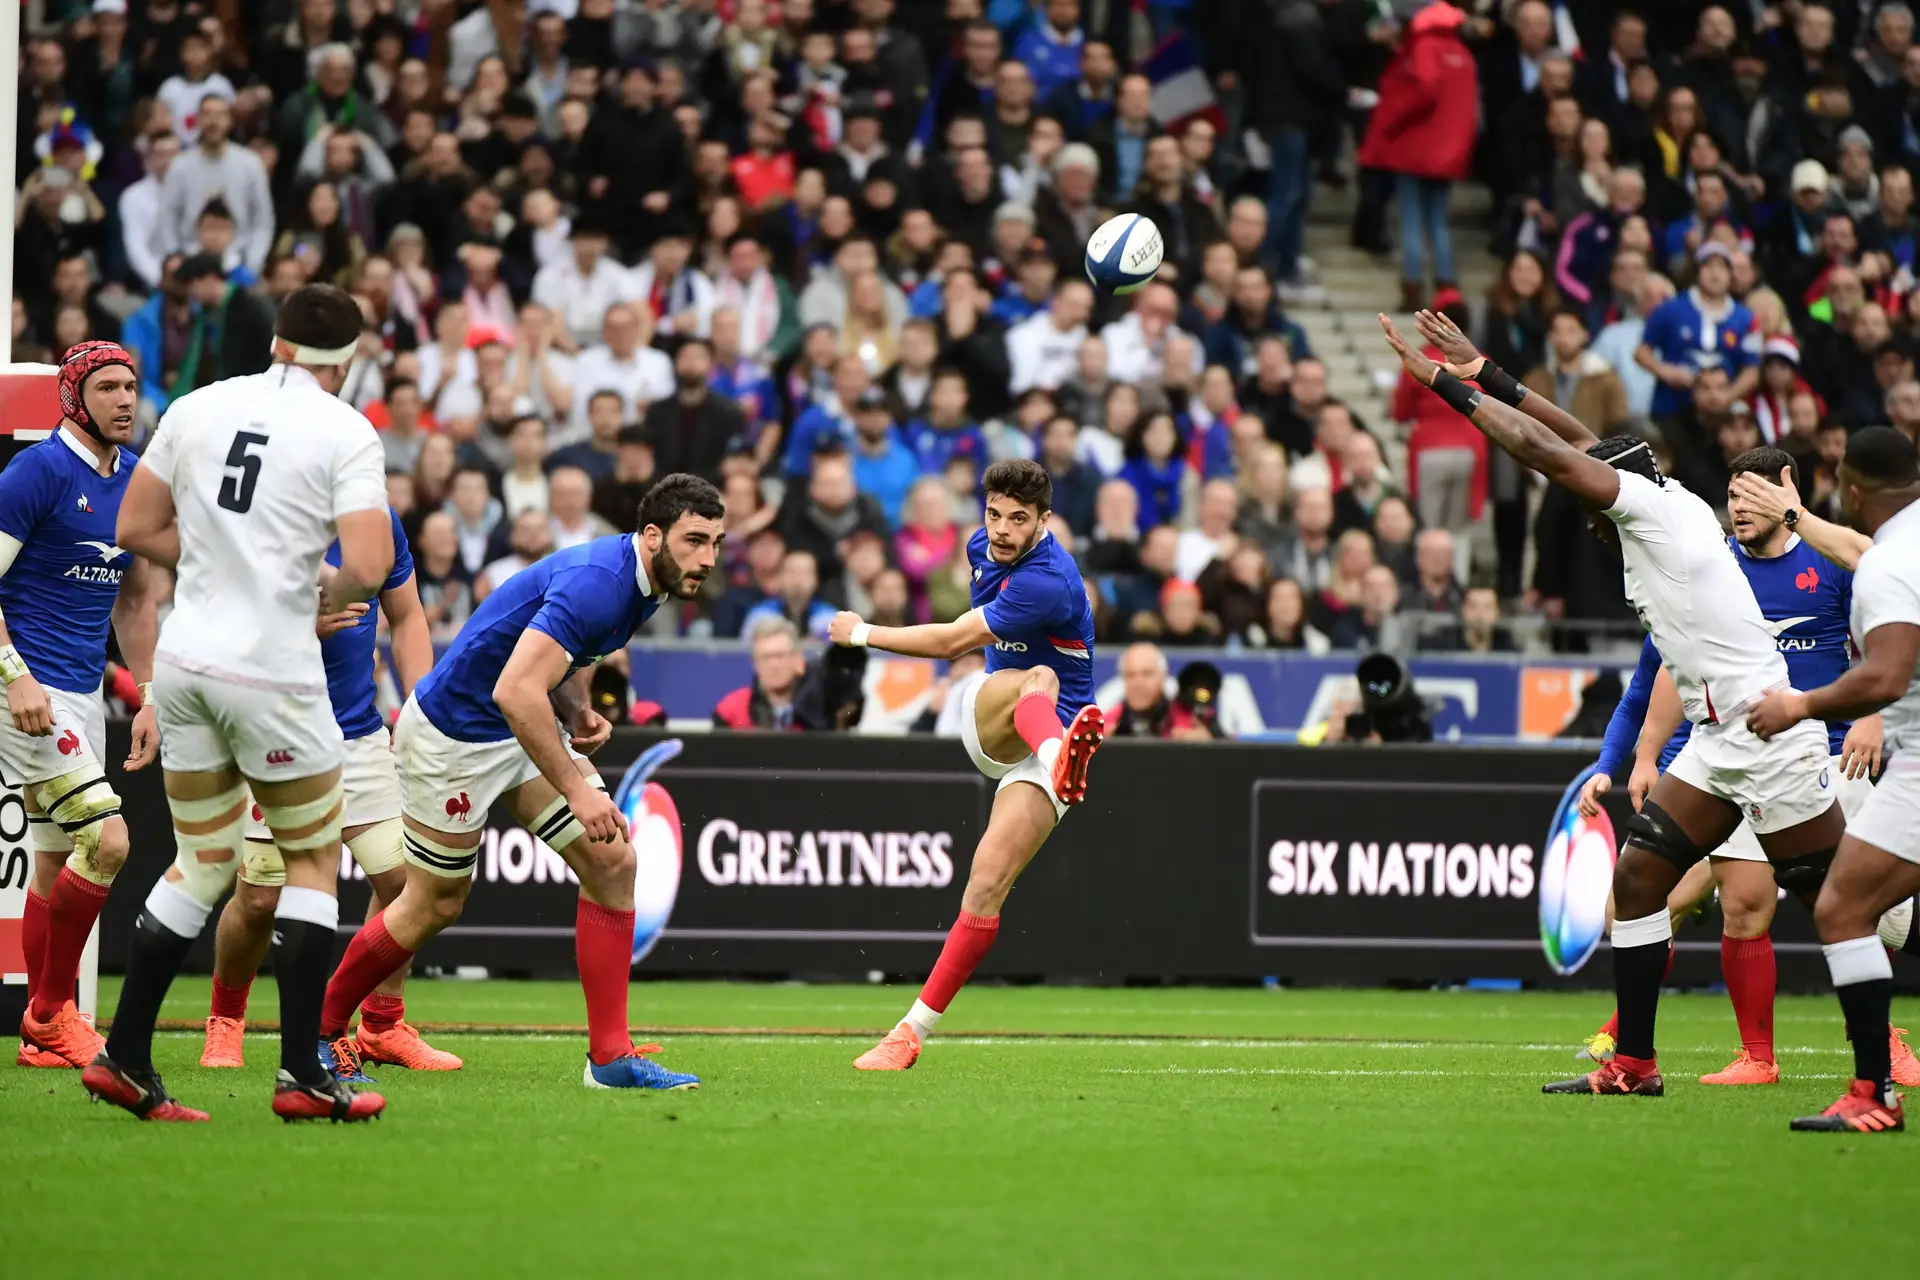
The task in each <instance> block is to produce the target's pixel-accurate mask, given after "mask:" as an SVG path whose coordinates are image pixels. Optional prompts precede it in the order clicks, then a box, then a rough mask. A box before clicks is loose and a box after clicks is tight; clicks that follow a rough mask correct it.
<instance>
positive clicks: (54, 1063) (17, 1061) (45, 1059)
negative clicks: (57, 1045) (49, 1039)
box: [13, 1040, 73, 1070]
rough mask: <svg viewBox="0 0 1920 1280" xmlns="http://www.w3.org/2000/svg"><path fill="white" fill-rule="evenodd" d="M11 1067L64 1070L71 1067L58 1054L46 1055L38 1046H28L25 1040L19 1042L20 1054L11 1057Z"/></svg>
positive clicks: (69, 1063) (71, 1065)
mask: <svg viewBox="0 0 1920 1280" xmlns="http://www.w3.org/2000/svg"><path fill="white" fill-rule="evenodd" d="M13 1065H14V1066H16V1067H43V1068H53V1069H61V1068H66V1069H69V1070H70V1069H72V1067H73V1064H72V1063H71V1062H68V1061H67V1060H66V1059H65V1058H63V1057H61V1056H60V1055H59V1054H57V1053H48V1052H47V1051H46V1050H45V1049H42V1048H41V1047H40V1046H39V1045H37V1044H28V1043H27V1042H26V1041H25V1040H22V1041H21V1042H20V1052H18V1053H16V1054H14V1055H13Z"/></svg>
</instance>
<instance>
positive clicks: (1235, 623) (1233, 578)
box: [1195, 542, 1271, 645]
mask: <svg viewBox="0 0 1920 1280" xmlns="http://www.w3.org/2000/svg"><path fill="white" fill-rule="evenodd" d="M1270 576H1271V573H1270V571H1269V570H1268V568H1267V555H1266V552H1264V551H1262V550H1261V549H1260V548H1259V547H1257V546H1255V545H1254V544H1253V543H1251V542H1246V543H1237V544H1236V545H1235V546H1234V548H1233V550H1232V552H1231V553H1229V554H1228V555H1227V556H1225V557H1224V558H1221V559H1216V560H1214V561H1213V562H1212V563H1210V564H1208V565H1207V567H1206V568H1205V569H1204V570H1202V571H1201V573H1200V576H1199V578H1198V580H1197V581H1196V583H1195V585H1197V586H1198V587H1199V588H1200V599H1201V605H1202V607H1203V608H1204V609H1205V610H1206V612H1207V613H1209V614H1211V615H1212V616H1213V617H1214V618H1216V619H1218V620H1219V623H1220V634H1221V636H1222V638H1223V639H1224V640H1225V641H1226V642H1227V643H1228V644H1229V645H1234V644H1248V643H1257V642H1258V641H1259V640H1261V639H1264V638H1265V634H1266V633H1265V632H1264V631H1263V630H1262V629H1261V620H1262V617H1263V615H1264V614H1265V612H1266V604H1267V580H1268V578H1269V577H1270Z"/></svg>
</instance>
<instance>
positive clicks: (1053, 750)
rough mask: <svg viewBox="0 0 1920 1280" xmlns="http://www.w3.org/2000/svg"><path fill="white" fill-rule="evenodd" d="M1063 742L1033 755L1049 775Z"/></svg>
mask: <svg viewBox="0 0 1920 1280" xmlns="http://www.w3.org/2000/svg"><path fill="white" fill-rule="evenodd" d="M1063 741H1065V739H1063V738H1048V739H1047V740H1046V741H1045V742H1043V743H1041V744H1040V749H1039V750H1038V751H1036V752H1034V753H1033V757H1034V759H1036V760H1038V761H1039V762H1040V767H1041V768H1042V769H1045V770H1046V771H1047V772H1048V773H1052V772H1053V762H1054V761H1055V760H1058V759H1059V758H1060V744H1061V743H1062V742H1063ZM939 1016H940V1015H939V1014H935V1015H934V1017H936V1018H937V1017H939Z"/></svg>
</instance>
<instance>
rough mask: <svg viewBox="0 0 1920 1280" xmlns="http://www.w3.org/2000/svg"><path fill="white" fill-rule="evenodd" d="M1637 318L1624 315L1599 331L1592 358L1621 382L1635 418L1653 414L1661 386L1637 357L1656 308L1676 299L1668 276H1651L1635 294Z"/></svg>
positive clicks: (1635, 315)
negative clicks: (1650, 316) (1602, 362)
mask: <svg viewBox="0 0 1920 1280" xmlns="http://www.w3.org/2000/svg"><path fill="white" fill-rule="evenodd" d="M1634 296H1635V306H1634V310H1635V312H1636V314H1633V315H1625V316H1622V317H1621V318H1620V319H1618V320H1615V321H1614V322H1613V323H1611V324H1609V325H1608V326H1607V327H1606V328H1604V329H1602V330H1601V331H1600V334H1599V336H1598V337H1596V338H1595V339H1594V341H1593V354H1594V355H1597V356H1599V357H1600V358H1601V359H1602V360H1605V361H1606V362H1607V365H1608V366H1609V367H1610V368H1611V369H1612V370H1613V371H1614V376H1615V377H1617V378H1619V379H1620V385H1621V386H1622V388H1624V389H1625V391H1626V394H1627V410H1628V412H1630V413H1632V414H1633V415H1634V416H1635V417H1645V416H1646V415H1648V414H1650V413H1651V412H1653V392H1654V388H1655V387H1657V386H1658V385H1659V383H1658V382H1657V381H1656V380H1655V378H1654V376H1653V374H1652V373H1651V372H1649V371H1648V370H1646V369H1644V368H1642V367H1641V366H1640V362H1639V361H1638V360H1636V359H1634V353H1635V352H1637V351H1638V350H1639V349H1640V344H1641V340H1642V338H1643V337H1644V336H1645V333H1646V328H1647V321H1646V317H1647V316H1649V315H1651V314H1652V313H1653V311H1654V309H1655V308H1656V307H1658V306H1659V305H1660V304H1661V303H1663V302H1665V301H1666V300H1667V299H1669V298H1671V297H1673V282H1672V281H1671V280H1668V279H1667V278H1666V277H1665V276H1658V275H1649V276H1647V277H1646V278H1645V279H1644V280H1642V281H1641V283H1640V287H1639V290H1638V291H1637V292H1636V294H1635V295H1634Z"/></svg>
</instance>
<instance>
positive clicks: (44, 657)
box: [0, 342, 159, 1067]
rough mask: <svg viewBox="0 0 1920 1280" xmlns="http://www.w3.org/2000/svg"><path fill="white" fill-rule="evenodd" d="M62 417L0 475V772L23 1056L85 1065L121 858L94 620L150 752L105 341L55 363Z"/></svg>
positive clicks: (122, 409)
mask: <svg viewBox="0 0 1920 1280" xmlns="http://www.w3.org/2000/svg"><path fill="white" fill-rule="evenodd" d="M59 379H60V412H61V419H60V426H59V429H58V430H56V431H55V432H54V433H53V434H52V436H50V437H49V438H48V439H46V440H43V441H41V442H39V443H38V444H34V445H30V446H29V447H27V448H25V449H23V450H21V451H20V452H19V453H18V454H16V455H15V456H14V457H13V459H12V461H11V462H9V463H8V464H7V468H6V471H5V472H4V473H0V774H4V775H5V776H6V777H7V778H8V779H9V780H10V781H12V782H14V783H16V784H18V785H20V786H21V788H22V791H23V792H24V794H25V798H26V804H27V818H28V821H29V822H30V823H31V826H32V832H33V849H34V857H33V878H32V881H31V883H30V884H29V885H28V887H27V908H26V913H25V915H24V917H23V918H22V920H21V943H22V949H23V950H24V951H25V952H26V963H27V1012H26V1015H25V1017H23V1018H22V1019H21V1022H20V1034H21V1045H20V1052H19V1056H18V1058H17V1061H18V1062H19V1064H20V1065H21V1066H23V1067H84V1066H86V1065H87V1063H88V1062H90V1061H92V1060H93V1055H94V1054H96V1053H98V1052H99V1051H100V1046H101V1044H102V1043H104V1041H103V1040H102V1038H101V1036H100V1034H99V1033H98V1032H97V1031H95V1030H94V1029H93V1027H92V1025H91V1024H90V1023H89V1022H88V1021H87V1020H86V1019H85V1018H84V1017H82V1016H81V1014H80V1012H79V1011H78V1009H76V1008H75V1006H74V1000H73V992H74V981H75V974H76V971H77V969H78V967H79V964H80V953H81V951H82V950H83V949H84V948H85V947H86V944H87V936H88V935H89V934H90V933H91V932H92V931H93V923H94V921H95V920H96V919H97V918H98V917H99V915H100V908H101V907H102V905H104V904H105V902H106V899H107V890H108V887H109V886H111V885H112V884H113V879H114V876H115V875H116V874H117V873H118V872H119V870H120V867H121V865H122V864H123V863H125V862H126V859H127V824H126V820H125V819H123V818H122V817H121V816H120V797H119V796H117V795H115V794H114V792H113V788H112V787H111V786H109V785H108V783H107V778H106V770H105V768H104V767H103V760H104V757H105V754H106V709H105V705H104V704H103V703H102V702H101V699H100V686H101V682H102V680H103V679H104V677H105V673H106V668H107V629H108V627H109V626H111V627H112V628H113V631H114V633H115V634H116V635H117V636H118V637H119V640H120V652H121V656H122V657H123V658H124V659H125V660H126V663H127V666H128V668H129V669H130V670H131V671H132V673H133V678H134V680H135V681H136V682H138V684H139V686H140V694H141V702H142V704H143V705H142V706H141V708H140V710H139V712H138V714H136V715H135V717H134V721H133V754H132V755H131V756H130V757H128V759H127V763H126V767H127V768H128V769H129V770H134V769H139V768H143V767H144V766H145V765H146V764H147V763H148V762H150V761H151V760H152V759H153V757H154V752H155V749H156V747H157V745H158V743H159V734H158V730H157V727H156V723H155V720H154V713H153V707H152V699H151V696H150V692H149V682H150V681H151V680H152V679H153V645H154V636H155V634H156V631H157V624H156V622H155V615H154V598H153V591H152V584H153V578H152V577H151V576H150V575H151V574H152V570H151V569H150V568H148V567H147V566H146V565H144V564H142V563H141V562H140V561H138V560H136V559H134V557H133V556H131V555H129V554H128V553H127V552H125V551H122V550H121V549H120V548H119V547H118V546H116V545H114V521H115V520H116V519H117V518H118V517H119V514H120V498H121V495H122V494H123V493H125V492H126V485H127V477H129V476H130V475H132V474H133V469H134V466H135V464H136V463H137V462H138V461H139V459H138V458H137V457H135V456H134V454H133V453H132V452H130V451H129V450H127V449H126V448H124V447H123V446H124V445H125V443H126V442H127V441H128V440H130V439H131V438H132V437H133V415H134V406H135V404H136V403H137V401H138V399H139V382H138V379H137V378H136V377H135V375H134V371H133V360H132V358H131V357H130V356H129V355H128V354H127V352H126V351H125V350H123V349H122V348H121V347H120V346H118V345H117V344H115V343H111V342H83V343H81V344H80V345H78V346H76V347H74V348H73V349H72V350H70V351H69V352H67V355H66V358H65V359H64V360H62V361H61V362H60V375H59Z"/></svg>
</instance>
